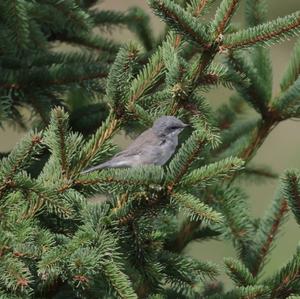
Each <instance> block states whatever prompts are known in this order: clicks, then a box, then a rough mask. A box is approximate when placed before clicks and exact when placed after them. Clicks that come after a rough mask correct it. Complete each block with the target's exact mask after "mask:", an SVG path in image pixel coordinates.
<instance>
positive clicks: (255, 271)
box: [251, 200, 288, 277]
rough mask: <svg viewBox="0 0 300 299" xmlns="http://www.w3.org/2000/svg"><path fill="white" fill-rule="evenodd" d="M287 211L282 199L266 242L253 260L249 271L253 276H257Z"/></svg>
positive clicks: (286, 205)
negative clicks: (252, 266)
mask: <svg viewBox="0 0 300 299" xmlns="http://www.w3.org/2000/svg"><path fill="white" fill-rule="evenodd" d="M287 211H288V204H287V201H286V200H283V201H282V203H281V205H280V208H279V211H278V214H277V215H276V217H275V219H274V222H273V224H272V226H271V228H270V231H269V233H268V237H267V239H266V242H265V243H264V244H263V245H262V246H261V247H260V249H259V250H258V252H260V254H259V256H258V259H256V261H255V264H254V268H252V269H251V273H252V275H253V276H254V277H255V276H257V274H258V273H259V270H260V267H261V265H262V262H263V260H264V258H265V257H266V255H267V253H268V251H269V249H270V248H271V245H272V243H273V240H274V238H275V235H276V233H277V232H278V229H279V226H280V224H281V222H282V219H283V217H284V215H285V214H286V213H287Z"/></svg>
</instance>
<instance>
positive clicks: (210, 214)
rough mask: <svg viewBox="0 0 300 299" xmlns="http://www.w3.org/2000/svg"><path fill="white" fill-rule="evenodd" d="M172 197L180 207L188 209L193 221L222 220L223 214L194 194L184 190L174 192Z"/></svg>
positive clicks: (215, 221) (209, 221)
mask: <svg viewBox="0 0 300 299" xmlns="http://www.w3.org/2000/svg"><path fill="white" fill-rule="evenodd" d="M171 197H172V198H173V199H174V200H175V201H176V202H177V203H178V204H179V206H180V207H182V208H184V209H186V210H187V214H190V215H191V216H190V218H191V220H192V221H199V220H201V221H202V222H207V223H217V222H222V215H221V214H220V213H218V212H216V211H214V210H213V209H212V208H211V207H209V206H208V205H206V204H205V203H203V202H201V201H200V200H199V199H198V198H196V197H195V196H193V195H192V194H188V193H184V192H175V193H172V195H171Z"/></svg>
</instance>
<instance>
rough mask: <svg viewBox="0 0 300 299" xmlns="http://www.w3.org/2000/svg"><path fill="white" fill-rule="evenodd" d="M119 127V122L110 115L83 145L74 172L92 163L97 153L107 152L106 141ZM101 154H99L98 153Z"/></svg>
mask: <svg viewBox="0 0 300 299" xmlns="http://www.w3.org/2000/svg"><path fill="white" fill-rule="evenodd" d="M119 126H120V120H118V119H117V118H116V116H115V115H113V114H110V115H109V116H108V117H107V119H106V120H105V122H104V123H103V124H102V126H101V127H100V128H99V129H98V130H97V131H96V133H95V134H93V136H92V137H91V138H90V140H89V141H88V142H87V143H86V144H85V145H84V147H83V149H82V151H81V152H80V156H79V161H80V162H79V164H78V166H77V167H76V168H75V170H74V172H77V171H80V170H82V169H84V168H85V167H86V166H88V165H90V163H91V162H93V159H95V158H97V156H98V154H99V151H101V150H103V152H105V151H107V150H108V148H107V146H108V144H107V142H108V140H109V139H110V138H111V137H112V135H113V134H114V133H115V132H116V131H117V129H118V128H119ZM100 153H101V152H100Z"/></svg>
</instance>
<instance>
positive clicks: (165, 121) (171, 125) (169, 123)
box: [152, 116, 188, 137]
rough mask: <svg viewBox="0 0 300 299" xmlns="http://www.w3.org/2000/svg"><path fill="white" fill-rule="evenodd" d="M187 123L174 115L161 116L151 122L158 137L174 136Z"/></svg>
mask: <svg viewBox="0 0 300 299" xmlns="http://www.w3.org/2000/svg"><path fill="white" fill-rule="evenodd" d="M187 126H188V125H187V124H185V123H183V122H182V121H181V120H180V119H178V118H176V117H175V116H161V117H160V118H158V119H157V120H156V121H155V122H154V124H153V127H152V129H153V131H154V132H155V133H156V134H157V136H159V137H175V136H178V134H179V133H180V132H181V131H182V130H183V129H184V128H185V127H187Z"/></svg>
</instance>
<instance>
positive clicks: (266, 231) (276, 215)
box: [248, 198, 288, 277]
mask: <svg viewBox="0 0 300 299" xmlns="http://www.w3.org/2000/svg"><path fill="white" fill-rule="evenodd" d="M287 211H288V205H287V202H286V200H283V199H281V198H277V199H275V200H274V203H273V206H272V210H271V211H270V212H269V214H266V216H265V217H264V218H263V219H262V221H261V225H260V227H259V228H258V231H257V245H256V248H255V249H254V250H255V251H254V252H253V253H254V257H253V259H252V260H251V262H252V263H251V264H250V265H248V266H249V267H250V269H251V273H252V274H253V276H254V277H256V276H257V275H258V274H259V272H260V270H261V267H262V266H263V263H264V261H265V258H266V256H267V254H268V253H269V251H270V249H271V246H272V245H273V241H274V238H275V236H276V234H277V233H278V231H279V228H280V226H281V224H282V222H283V220H284V217H285V216H286V213H287Z"/></svg>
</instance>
